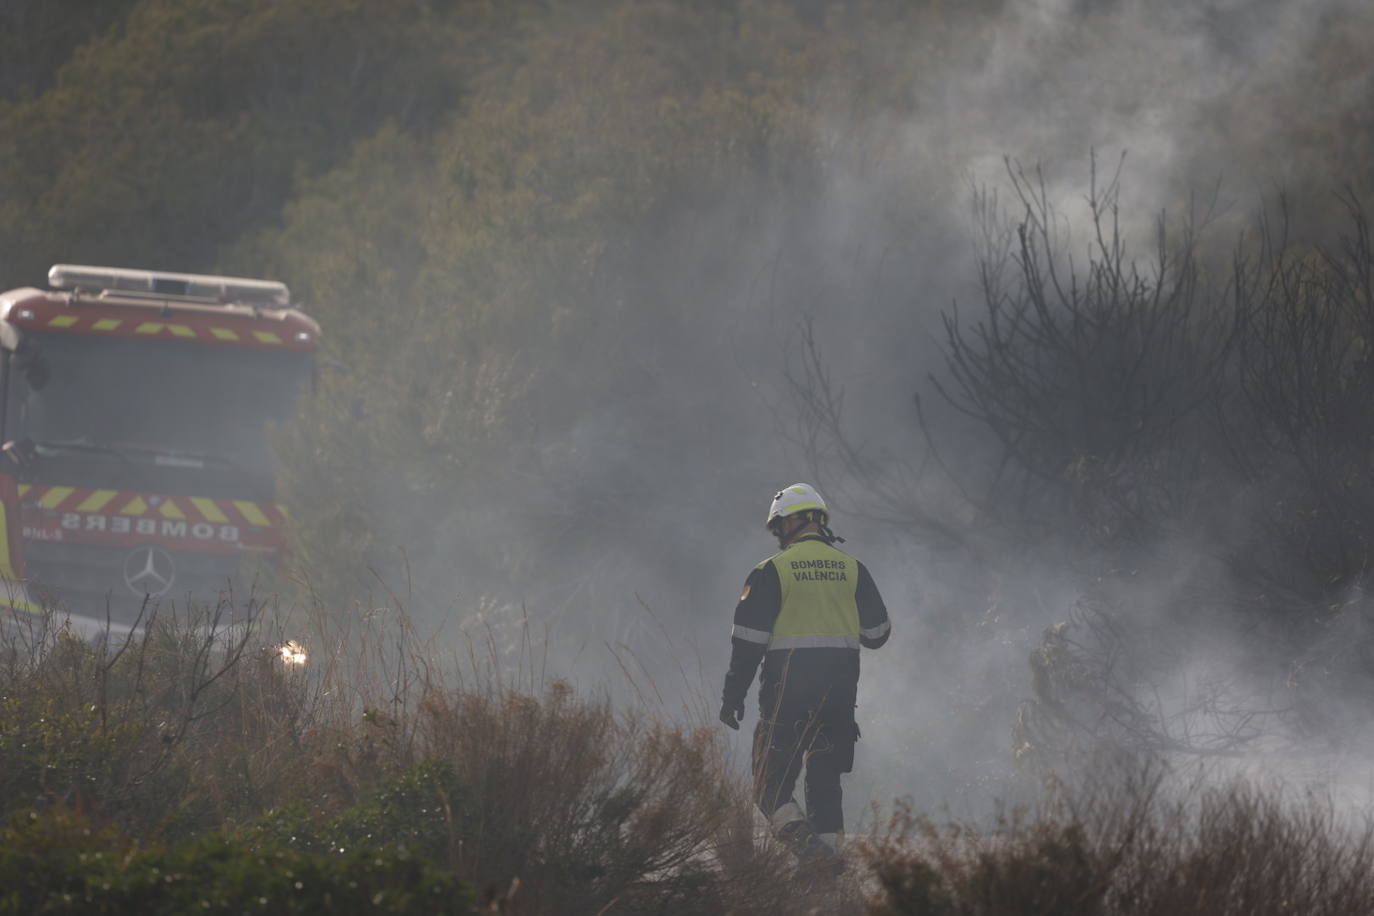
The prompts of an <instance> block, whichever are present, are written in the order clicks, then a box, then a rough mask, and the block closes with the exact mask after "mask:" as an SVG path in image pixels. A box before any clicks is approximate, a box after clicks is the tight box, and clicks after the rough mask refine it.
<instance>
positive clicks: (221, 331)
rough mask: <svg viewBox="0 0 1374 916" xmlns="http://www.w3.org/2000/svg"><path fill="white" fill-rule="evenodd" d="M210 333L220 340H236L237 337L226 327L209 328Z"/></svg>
mask: <svg viewBox="0 0 1374 916" xmlns="http://www.w3.org/2000/svg"><path fill="white" fill-rule="evenodd" d="M210 333H211V334H214V335H215V337H217V338H218V339H220V340H238V339H239V335H237V334H235V333H234V332H233V331H231V330H229V329H228V328H211V329H210Z"/></svg>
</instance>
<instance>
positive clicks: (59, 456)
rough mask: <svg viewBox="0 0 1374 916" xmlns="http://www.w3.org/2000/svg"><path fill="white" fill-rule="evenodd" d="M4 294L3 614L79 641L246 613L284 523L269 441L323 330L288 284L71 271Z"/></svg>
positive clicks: (0, 327) (0, 385) (0, 381)
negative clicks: (179, 613) (7, 610)
mask: <svg viewBox="0 0 1374 916" xmlns="http://www.w3.org/2000/svg"><path fill="white" fill-rule="evenodd" d="M48 285H49V286H50V287H51V288H50V289H46V290H41V289H35V288H23V289H15V290H10V291H9V292H6V293H3V294H0V443H2V444H0V451H2V452H3V455H0V510H2V511H3V515H4V517H3V518H2V519H0V537H3V539H4V544H3V549H0V578H3V579H4V580H5V583H6V587H4V588H3V589H0V604H8V605H9V606H10V607H11V608H12V609H13V610H14V611H18V612H19V613H20V615H23V614H36V613H42V612H43V611H45V610H47V609H55V610H56V611H58V613H65V614H70V616H71V619H72V620H73V622H74V624H75V625H77V626H78V627H82V628H84V629H91V628H93V627H99V628H103V627H104V626H105V621H106V620H107V619H108V620H109V621H110V622H111V624H112V626H113V627H114V628H116V629H119V630H124V629H127V628H129V627H132V626H133V625H134V624H135V622H136V621H137V620H138V619H139V618H140V614H144V615H145V616H146V613H147V611H148V610H149V609H151V608H152V607H153V606H155V605H156V606H157V607H158V608H159V609H160V610H166V609H167V608H169V607H171V608H184V607H187V606H193V605H201V606H204V605H216V604H219V605H220V606H221V608H223V604H222V602H224V601H225V600H228V599H230V598H231V596H232V602H233V608H232V612H231V613H234V614H240V615H241V614H243V613H245V598H246V596H247V594H248V592H249V591H251V588H252V583H251V582H248V581H245V578H246V577H248V576H250V575H251V574H252V573H253V572H254V571H261V570H263V569H265V568H269V567H272V566H275V565H276V564H278V563H279V562H280V559H281V556H282V550H283V546H284V543H283V526H284V524H285V521H286V514H285V511H284V510H283V508H282V506H281V505H280V504H278V502H277V500H276V495H275V492H274V486H273V480H274V475H273V467H272V459H271V453H270V449H269V447H268V430H269V427H270V426H271V425H272V424H273V423H275V422H284V421H286V420H288V419H289V418H290V417H291V415H292V414H293V412H294V402H295V397H296V395H297V393H298V392H299V391H300V390H301V389H302V388H303V387H304V386H305V385H306V384H308V382H309V380H310V378H311V373H312V371H313V354H314V351H315V348H316V346H317V344H318V341H319V336H320V328H319V325H318V324H317V323H316V322H315V321H314V320H313V319H311V318H310V317H309V316H307V315H305V314H304V313H303V312H301V311H300V310H299V309H298V308H294V307H292V305H291V301H290V293H289V291H288V290H287V288H286V286H285V285H283V284H281V283H275V282H268V281H264V280H250V279H242V278H237V277H219V276H205V275H197V274H174V273H165V272H161V271H149V270H126V269H121V268H109V267H87V266H77V265H67V264H59V265H56V266H54V267H53V268H52V269H51V270H50V271H49V273H48Z"/></svg>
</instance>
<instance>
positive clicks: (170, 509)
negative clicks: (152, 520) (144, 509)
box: [157, 497, 186, 519]
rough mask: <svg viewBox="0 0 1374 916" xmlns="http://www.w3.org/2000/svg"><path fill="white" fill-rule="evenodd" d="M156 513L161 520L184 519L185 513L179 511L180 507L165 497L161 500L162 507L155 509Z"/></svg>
mask: <svg viewBox="0 0 1374 916" xmlns="http://www.w3.org/2000/svg"><path fill="white" fill-rule="evenodd" d="M157 511H158V513H159V514H160V515H161V516H162V517H163V518H178V519H180V518H185V517H186V513H185V512H182V511H181V507H180V506H178V505H177V504H176V503H174V502H172V501H171V500H170V499H167V498H166V497H164V498H163V500H162V505H160V506H158V507H157Z"/></svg>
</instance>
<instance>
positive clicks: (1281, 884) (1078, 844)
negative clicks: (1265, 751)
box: [868, 773, 1374, 916]
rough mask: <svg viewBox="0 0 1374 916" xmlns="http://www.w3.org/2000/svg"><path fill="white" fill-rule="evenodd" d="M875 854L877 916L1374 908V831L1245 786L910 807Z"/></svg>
mask: <svg viewBox="0 0 1374 916" xmlns="http://www.w3.org/2000/svg"><path fill="white" fill-rule="evenodd" d="M868 855H869V857H870V860H871V862H872V864H873V868H874V871H875V874H876V875H877V877H878V880H879V883H880V887H881V892H880V900H879V901H877V902H875V903H874V905H873V908H872V910H871V912H872V913H874V914H876V916H899V914H902V916H904V914H917V913H919V914H930V916H974V914H977V916H1030V914H1045V916H1050V914H1055V916H1118V914H1119V916H1193V914H1196V916H1270V914H1273V916H1279V914H1330V916H1336V914H1351V913H1368V912H1374V870H1372V869H1371V866H1374V828H1372V827H1371V825H1370V824H1369V823H1368V822H1365V823H1364V825H1363V826H1351V825H1349V824H1347V823H1345V822H1343V821H1342V820H1341V819H1340V818H1338V817H1337V815H1336V812H1335V811H1334V810H1333V809H1332V808H1331V807H1330V806H1329V805H1324V804H1322V803H1321V802H1320V801H1318V800H1315V799H1312V798H1307V799H1301V800H1289V799H1286V798H1284V797H1283V795H1282V793H1277V792H1265V791H1262V790H1260V789H1258V788H1256V787H1255V786H1253V785H1250V784H1245V783H1231V784H1228V785H1226V786H1222V787H1210V788H1203V787H1200V786H1194V787H1192V788H1190V789H1187V790H1185V791H1182V792H1172V791H1171V792H1168V793H1166V791H1165V789H1164V783H1163V781H1162V780H1161V779H1159V778H1153V777H1150V776H1148V775H1144V776H1142V775H1140V774H1138V773H1137V774H1135V775H1134V776H1131V777H1128V778H1124V779H1113V780H1104V781H1101V782H1099V783H1097V784H1095V785H1093V786H1090V787H1087V788H1080V789H1078V790H1076V791H1073V792H1069V791H1066V790H1063V789H1058V790H1055V791H1053V792H1051V794H1050V797H1049V799H1048V800H1047V802H1046V803H1045V806H1044V808H1043V809H1042V810H1041V811H1040V812H1038V813H1037V814H1036V815H1035V816H1034V817H1027V816H1024V815H1021V816H1011V817H1008V818H1005V819H1003V820H1002V822H1001V823H999V824H998V825H997V827H996V828H995V829H992V830H977V829H973V828H970V827H968V826H966V825H937V824H935V823H933V822H932V821H930V820H929V819H927V818H923V817H921V816H918V815H915V814H913V813H912V812H910V811H899V812H898V813H897V815H896V816H895V817H894V818H893V820H892V823H891V827H890V829H889V831H888V833H887V835H886V836H884V837H881V838H875V839H874V840H872V841H871V842H870V844H869V845H868Z"/></svg>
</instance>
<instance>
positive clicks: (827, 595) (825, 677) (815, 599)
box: [724, 534, 892, 717]
mask: <svg viewBox="0 0 1374 916" xmlns="http://www.w3.org/2000/svg"><path fill="white" fill-rule="evenodd" d="M891 632H892V625H891V623H890V621H889V620H888V616H887V607H886V606H885V605H884V604H883V599H882V596H881V595H880V594H879V593H878V588H877V585H876V584H875V583H874V582H873V577H872V576H871V575H869V572H868V569H867V568H866V567H865V566H864V565H863V564H862V563H860V562H859V561H858V560H856V559H855V558H854V557H851V556H850V555H849V554H847V553H845V552H844V551H842V550H839V549H837V548H836V547H835V546H834V545H833V544H831V543H829V542H828V541H827V540H826V539H825V538H823V537H821V536H820V535H819V534H808V535H803V536H802V537H800V538H798V539H797V540H796V541H793V542H792V543H791V544H789V545H788V546H787V547H786V548H784V549H783V550H782V551H781V552H780V553H778V554H776V555H775V556H772V557H769V558H768V559H767V560H765V561H764V562H762V563H760V564H759V565H758V566H756V567H755V568H754V571H753V572H751V573H750V574H749V578H748V580H747V581H746V582H745V585H744V591H743V593H742V594H741V595H740V600H739V604H737V605H736V607H735V626H734V630H733V633H732V640H731V642H732V651H731V658H730V672H729V674H727V675H726V678H725V692H724V699H725V700H726V701H727V702H732V703H733V702H740V701H742V700H743V698H744V696H745V695H746V694H747V693H748V691H749V685H750V684H751V683H752V682H753V680H754V674H755V672H756V671H757V670H758V667H759V663H760V661H762V663H763V677H762V683H761V687H760V692H759V698H760V703H761V707H762V710H763V713H762V714H763V715H764V716H765V717H766V716H767V715H768V714H769V711H770V710H773V709H775V708H776V707H777V706H778V704H780V703H790V702H793V701H795V702H798V703H803V704H805V703H812V704H813V705H814V702H815V701H817V700H818V698H821V697H830V698H838V699H839V700H841V701H843V700H844V698H846V697H848V698H851V704H850V705H851V707H852V697H853V695H854V693H855V692H856V690H857V687H858V682H859V648H860V647H861V646H863V647H867V648H870V649H876V648H878V647H880V646H881V645H883V643H885V642H887V639H888V637H889V636H890V635H891Z"/></svg>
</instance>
